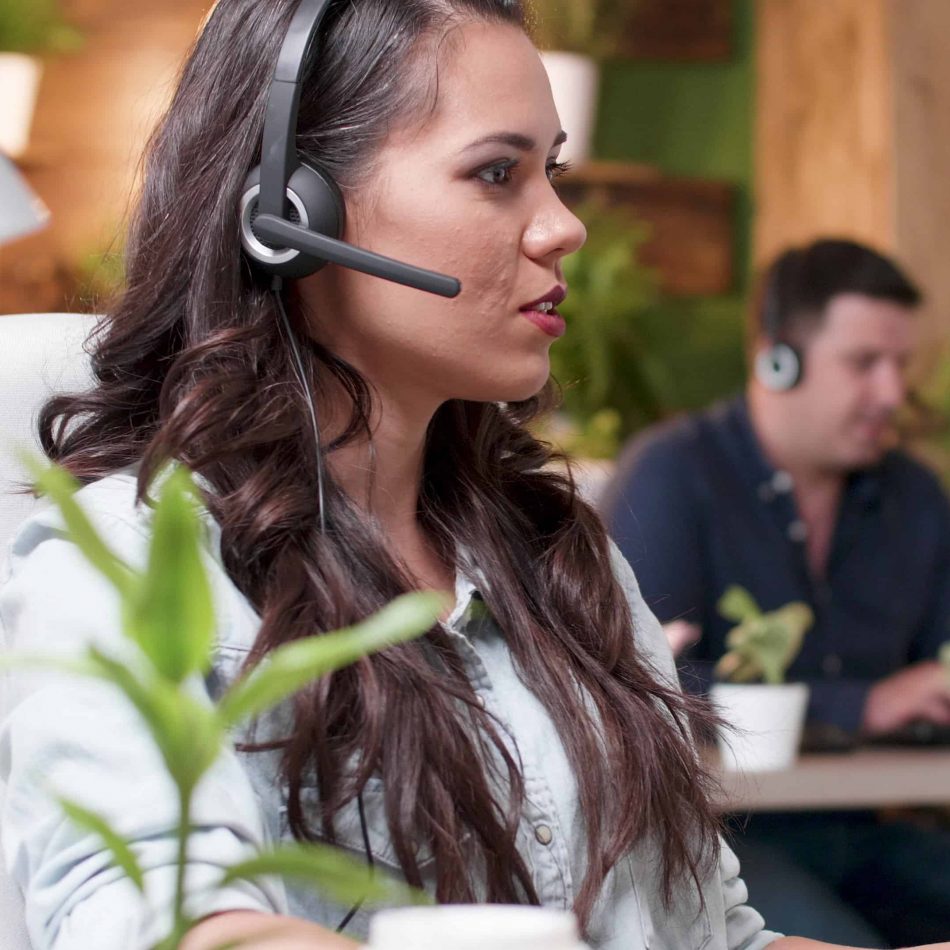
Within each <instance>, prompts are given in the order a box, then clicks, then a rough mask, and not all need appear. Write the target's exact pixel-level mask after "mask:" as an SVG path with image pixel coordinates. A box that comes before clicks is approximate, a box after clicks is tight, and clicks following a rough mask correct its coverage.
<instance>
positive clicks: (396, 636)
mask: <svg viewBox="0 0 950 950" xmlns="http://www.w3.org/2000/svg"><path fill="white" fill-rule="evenodd" d="M445 604H446V598H445V596H444V595H441V594H435V593H431V592H426V593H417V594H404V595H403V596H402V597H397V598H396V599H395V600H394V601H393V602H392V603H391V604H389V605H387V606H386V607H384V608H383V609H382V610H380V611H379V612H378V613H376V614H373V616H372V617H369V618H367V619H366V620H364V621H363V622H362V623H360V624H357V625H356V626H355V627H350V628H349V629H346V630H339V631H336V632H335V633H322V634H317V635H316V636H312V637H307V638H306V639H303V640H297V641H295V642H293V643H288V644H287V645H285V646H282V647H278V648H277V649H276V650H274V651H272V652H271V653H269V654H268V655H267V656H266V657H265V658H264V659H263V660H262V661H261V662H260V663H259V664H258V665H257V666H256V667H255V668H254V669H253V670H252V671H251V672H250V673H249V674H248V675H247V676H246V677H245V678H244V679H242V680H240V681H239V682H237V683H235V684H234V685H233V686H232V687H231V689H229V690H228V692H226V693H225V694H224V696H223V697H222V698H221V700H220V702H219V704H218V710H219V713H220V715H221V718H222V719H223V720H224V722H225V723H227V724H228V725H235V724H237V723H239V722H241V721H243V720H244V719H248V718H251V717H253V716H257V715H259V714H260V713H262V712H264V711H265V710H267V709H270V708H271V707H272V706H275V705H276V704H277V703H279V702H281V701H282V700H284V699H286V698H287V697H288V696H291V695H293V694H294V693H296V692H297V691H298V690H300V689H302V688H303V687H304V686H306V685H307V684H308V683H309V682H311V680H313V679H316V678H317V677H319V676H323V675H325V674H327V673H331V672H333V671H334V670H337V669H339V668H340V667H342V666H346V665H347V664H349V663H352V662H354V661H355V660H358V659H359V658H360V657H362V656H366V655H367V654H369V653H375V652H377V651H378V650H383V649H385V648H386V647H388V646H392V645H393V644H396V643H402V642H404V641H406V640H412V639H414V638H415V637H418V636H420V635H421V634H423V633H425V632H426V631H427V630H429V629H430V628H431V627H432V625H433V624H434V623H435V621H436V620H437V619H438V617H439V614H440V613H441V612H442V610H443V609H444V607H445Z"/></svg>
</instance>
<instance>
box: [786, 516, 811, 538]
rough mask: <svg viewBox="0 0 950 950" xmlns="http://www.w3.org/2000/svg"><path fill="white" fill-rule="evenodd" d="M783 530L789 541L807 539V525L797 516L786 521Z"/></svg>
mask: <svg viewBox="0 0 950 950" xmlns="http://www.w3.org/2000/svg"><path fill="white" fill-rule="evenodd" d="M785 531H786V534H787V535H788V540H789V541H805V540H807V539H808V525H807V524H805V522H804V521H800V520H799V519H797V518H796V519H795V520H794V521H790V522H789V523H788V527H787V528H786V529H785Z"/></svg>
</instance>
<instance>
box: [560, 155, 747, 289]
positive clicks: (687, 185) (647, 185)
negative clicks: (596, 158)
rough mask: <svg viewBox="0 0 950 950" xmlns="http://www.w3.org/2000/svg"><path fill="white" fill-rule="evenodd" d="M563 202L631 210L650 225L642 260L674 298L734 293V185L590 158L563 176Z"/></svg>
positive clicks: (640, 253)
mask: <svg viewBox="0 0 950 950" xmlns="http://www.w3.org/2000/svg"><path fill="white" fill-rule="evenodd" d="M559 191H560V193H561V195H562V197H563V198H564V200H565V201H566V202H567V203H568V204H569V205H571V206H573V207H576V206H578V205H581V204H583V203H584V202H586V201H595V202H597V203H598V204H602V205H605V206H607V207H611V208H619V209H624V210H628V211H629V212H630V216H631V220H632V221H633V220H636V221H638V222H642V223H644V224H646V226H647V228H648V234H649V236H648V238H647V240H646V242H645V243H644V244H643V246H642V247H641V248H640V252H639V258H640V262H641V263H642V264H645V265H647V266H648V267H652V268H655V269H656V271H657V272H658V276H659V280H660V286H661V288H662V289H663V290H664V291H665V292H667V293H669V294H672V295H674V296H698V295H714V294H725V293H729V291H731V290H732V289H733V284H734V280H735V271H736V261H735V243H736V242H735V230H736V187H735V185H733V184H732V183H730V182H723V181H711V180H705V179H698V178H687V177H673V176H669V175H664V174H662V173H661V172H660V171H659V170H658V169H657V168H654V167H651V166H649V165H640V164H633V163H626V162H589V163H587V164H584V165H582V166H580V167H578V168H576V169H572V170H571V172H570V173H569V174H567V175H565V176H564V178H563V179H562V180H561V183H560V185H559Z"/></svg>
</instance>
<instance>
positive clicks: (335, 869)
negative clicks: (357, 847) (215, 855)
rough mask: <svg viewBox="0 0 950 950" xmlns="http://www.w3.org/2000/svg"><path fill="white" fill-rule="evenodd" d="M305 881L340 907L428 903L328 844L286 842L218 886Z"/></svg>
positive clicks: (235, 868) (229, 871) (418, 893)
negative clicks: (270, 878) (276, 878)
mask: <svg viewBox="0 0 950 950" xmlns="http://www.w3.org/2000/svg"><path fill="white" fill-rule="evenodd" d="M271 874H274V875H280V876H282V877H288V878H292V879H294V880H298V881H304V882H307V883H309V884H312V885H313V886H315V887H318V888H320V889H321V890H323V891H325V892H326V893H327V895H329V896H330V897H331V898H332V899H333V900H335V901H338V902H339V903H342V904H349V903H355V902H356V901H360V900H362V901H365V902H366V903H368V904H379V903H389V904H423V903H431V901H430V899H429V898H428V896H427V895H426V894H425V893H424V892H422V891H418V890H416V889H415V888H411V887H409V886H408V885H406V884H404V883H403V882H401V881H398V880H396V879H395V878H393V877H390V876H389V875H387V874H383V873H381V872H380V871H379V870H377V869H374V868H371V867H369V866H368V865H367V864H366V863H365V862H363V861H359V860H356V859H355V858H351V857H350V856H349V855H346V854H344V853H343V852H342V851H340V850H339V849H338V848H334V847H332V846H329V845H319V844H302V843H289V844H281V845H278V846H277V847H275V848H273V849H271V850H268V851H264V852H261V853H260V854H259V855H257V856H256V857H253V858H250V859H249V860H247V861H242V862H241V863H239V864H235V865H233V866H232V867H230V868H228V869H227V871H226V872H225V875H224V877H223V878H222V880H221V886H222V887H224V886H226V885H227V884H230V883H232V882H233V881H237V880H249V881H252V880H254V879H255V878H258V877H264V876H267V875H271Z"/></svg>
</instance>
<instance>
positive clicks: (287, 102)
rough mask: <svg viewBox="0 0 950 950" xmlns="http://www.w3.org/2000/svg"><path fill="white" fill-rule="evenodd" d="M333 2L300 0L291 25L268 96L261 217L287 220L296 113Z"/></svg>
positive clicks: (293, 166) (262, 172)
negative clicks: (307, 69)
mask: <svg viewBox="0 0 950 950" xmlns="http://www.w3.org/2000/svg"><path fill="white" fill-rule="evenodd" d="M330 2H331V0H301V3H300V6H298V7H297V10H296V12H295V13H294V15H293V19H292V20H291V21H290V27H289V28H288V30H287V35H286V36H285V37H284V42H283V45H282V46H281V48H280V55H279V56H278V58H277V68H276V69H275V70H274V78H273V79H272V80H271V84H270V91H269V92H268V94H267V111H266V113H265V115H264V135H263V141H262V144H261V193H260V198H259V205H258V206H259V208H260V212H261V214H273V215H275V216H277V217H278V218H282V217H283V216H284V200H285V195H286V193H287V182H288V181H290V176H291V175H292V174H293V173H294V170H295V169H296V167H297V165H298V164H299V160H298V158H297V143H296V135H297V113H298V112H299V111H300V94H301V88H302V80H303V72H304V67H305V66H306V64H307V61H308V59H309V56H310V51H311V49H312V47H313V43H314V40H315V39H316V36H317V31H318V30H319V29H320V24H321V23H322V22H323V15H324V14H325V13H326V11H327V7H329V6H330Z"/></svg>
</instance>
